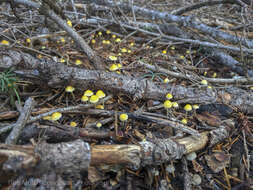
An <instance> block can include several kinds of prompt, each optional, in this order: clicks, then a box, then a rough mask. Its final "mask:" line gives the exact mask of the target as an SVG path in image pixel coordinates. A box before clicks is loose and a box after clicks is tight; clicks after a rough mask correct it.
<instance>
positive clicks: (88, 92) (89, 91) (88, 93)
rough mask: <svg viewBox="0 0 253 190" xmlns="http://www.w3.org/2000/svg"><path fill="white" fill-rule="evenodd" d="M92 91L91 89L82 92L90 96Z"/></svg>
mask: <svg viewBox="0 0 253 190" xmlns="http://www.w3.org/2000/svg"><path fill="white" fill-rule="evenodd" d="M93 94H94V93H93V92H92V91H91V90H86V91H85V92H84V95H85V96H88V97H89V96H92V95H93Z"/></svg>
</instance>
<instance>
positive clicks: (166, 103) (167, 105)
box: [163, 100, 172, 109]
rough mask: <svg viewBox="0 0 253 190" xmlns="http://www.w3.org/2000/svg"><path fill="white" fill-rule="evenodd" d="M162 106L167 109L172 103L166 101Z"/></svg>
mask: <svg viewBox="0 0 253 190" xmlns="http://www.w3.org/2000/svg"><path fill="white" fill-rule="evenodd" d="M163 106H164V108H166V109H169V108H171V107H172V102H171V101H170V100H166V101H165V102H164V103H163Z"/></svg>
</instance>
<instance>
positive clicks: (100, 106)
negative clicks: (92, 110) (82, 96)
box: [96, 105, 105, 110]
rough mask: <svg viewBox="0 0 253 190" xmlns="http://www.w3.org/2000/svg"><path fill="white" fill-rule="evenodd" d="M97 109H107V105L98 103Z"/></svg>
mask: <svg viewBox="0 0 253 190" xmlns="http://www.w3.org/2000/svg"><path fill="white" fill-rule="evenodd" d="M96 109H100V110H103V109H105V107H104V106H103V105H97V106H96Z"/></svg>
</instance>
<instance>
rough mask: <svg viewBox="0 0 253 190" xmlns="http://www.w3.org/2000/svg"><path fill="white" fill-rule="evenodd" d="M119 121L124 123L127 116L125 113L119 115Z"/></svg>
mask: <svg viewBox="0 0 253 190" xmlns="http://www.w3.org/2000/svg"><path fill="white" fill-rule="evenodd" d="M119 119H120V121H123V122H124V121H126V120H128V115H127V114H126V113H122V114H120V116H119Z"/></svg>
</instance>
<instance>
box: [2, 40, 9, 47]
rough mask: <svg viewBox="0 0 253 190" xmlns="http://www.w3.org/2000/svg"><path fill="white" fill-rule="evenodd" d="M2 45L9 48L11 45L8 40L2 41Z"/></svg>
mask: <svg viewBox="0 0 253 190" xmlns="http://www.w3.org/2000/svg"><path fill="white" fill-rule="evenodd" d="M1 44H2V45H6V46H8V45H10V42H9V41H7V40H2V41H1Z"/></svg>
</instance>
